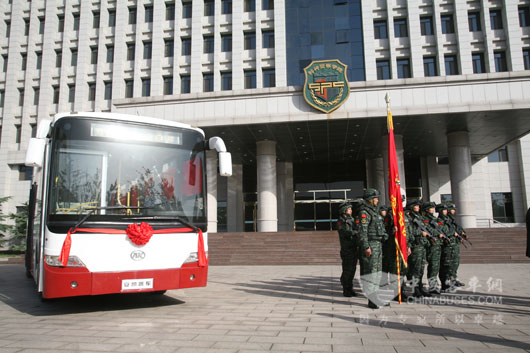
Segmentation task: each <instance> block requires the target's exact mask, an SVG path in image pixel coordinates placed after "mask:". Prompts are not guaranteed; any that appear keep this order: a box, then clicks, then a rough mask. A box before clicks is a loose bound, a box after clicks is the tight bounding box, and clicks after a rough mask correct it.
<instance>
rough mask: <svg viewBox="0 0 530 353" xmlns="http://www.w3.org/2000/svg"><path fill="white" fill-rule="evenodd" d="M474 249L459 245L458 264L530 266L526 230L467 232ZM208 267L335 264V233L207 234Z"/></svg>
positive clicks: (506, 229)
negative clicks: (525, 263)
mask: <svg viewBox="0 0 530 353" xmlns="http://www.w3.org/2000/svg"><path fill="white" fill-rule="evenodd" d="M467 235H468V238H469V239H470V240H471V242H472V243H473V246H470V245H469V244H467V247H468V248H467V249H466V248H464V247H463V246H461V247H460V248H461V251H460V253H461V263H522V262H528V263H530V258H527V257H526V256H525V252H526V229H525V228H473V229H468V230H467ZM208 248H209V249H208V250H209V251H208V252H209V256H210V264H211V265H220V266H223V265H224V266H226V265H336V264H340V255H339V250H340V245H339V239H338V234H337V232H336V231H315V232H278V233H250V232H248V233H209V234H208Z"/></svg>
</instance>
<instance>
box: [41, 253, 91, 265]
mask: <svg viewBox="0 0 530 353" xmlns="http://www.w3.org/2000/svg"><path fill="white" fill-rule="evenodd" d="M44 261H46V264H48V265H50V266H55V267H63V264H62V263H61V261H59V256H50V255H46V257H45V258H44ZM66 267H86V266H85V264H84V263H83V261H81V259H80V258H78V257H77V256H70V257H68V263H67V264H66Z"/></svg>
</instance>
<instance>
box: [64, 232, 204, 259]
mask: <svg viewBox="0 0 530 353" xmlns="http://www.w3.org/2000/svg"><path fill="white" fill-rule="evenodd" d="M135 226H136V227H135ZM129 228H130V229H129ZM142 229H143V230H142ZM198 229H199V231H198V238H199V239H198V243H197V257H198V258H199V266H200V267H204V266H206V265H207V263H208V259H207V258H206V251H205V250H204V238H203V235H202V229H200V228H198ZM193 231H194V230H193V229H191V228H170V229H158V230H153V228H151V226H150V225H149V223H145V222H142V223H141V224H140V225H139V226H138V225H137V224H131V225H129V227H127V230H122V229H102V228H78V229H76V230H75V231H73V232H72V229H71V228H70V230H68V233H67V234H66V238H65V239H64V242H63V247H62V248H61V254H60V255H59V261H60V262H61V263H62V265H63V266H66V265H67V264H68V257H69V256H70V249H71V247H72V236H71V235H72V234H74V233H76V232H84V233H108V234H127V236H128V237H129V239H130V240H131V241H132V242H133V243H135V244H137V243H136V241H137V242H140V243H141V242H144V243H143V244H137V245H145V244H147V243H148V242H149V240H150V239H151V236H152V235H153V234H167V233H189V232H193ZM143 232H145V233H143ZM129 233H131V234H133V235H132V238H131V235H129ZM133 239H134V240H133ZM146 239H147V240H146Z"/></svg>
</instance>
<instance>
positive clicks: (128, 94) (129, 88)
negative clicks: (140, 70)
mask: <svg viewBox="0 0 530 353" xmlns="http://www.w3.org/2000/svg"><path fill="white" fill-rule="evenodd" d="M133 91H134V81H133V80H125V98H132V97H133Z"/></svg>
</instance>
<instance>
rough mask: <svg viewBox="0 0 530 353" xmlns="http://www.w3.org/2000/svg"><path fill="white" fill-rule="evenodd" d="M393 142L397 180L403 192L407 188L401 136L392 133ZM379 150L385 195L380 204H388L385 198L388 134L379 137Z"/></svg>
mask: <svg viewBox="0 0 530 353" xmlns="http://www.w3.org/2000/svg"><path fill="white" fill-rule="evenodd" d="M394 142H395V144H396V155H397V162H398V170H399V181H400V185H401V190H402V192H401V193H402V194H404V193H405V192H406V190H407V183H406V181H405V151H404V149H403V136H402V135H394ZM381 151H382V154H383V176H384V184H385V195H384V196H385V199H384V200H385V202H384V203H382V204H388V203H389V200H388V198H387V196H388V135H385V136H383V137H382V138H381ZM379 192H381V193H382V191H381V190H379ZM380 202H381V201H380Z"/></svg>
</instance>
